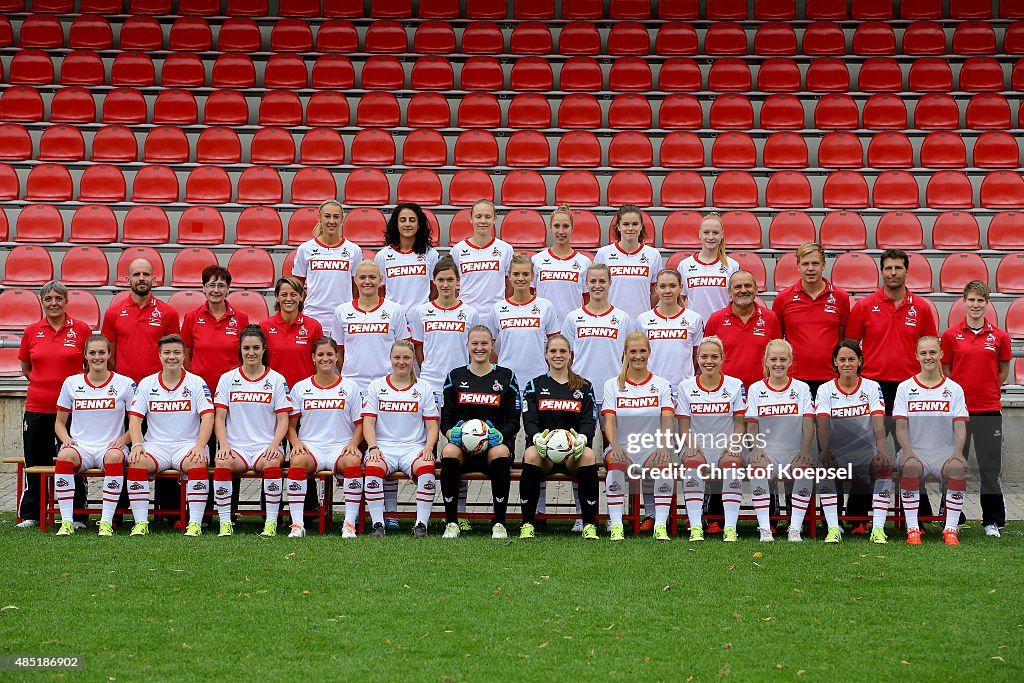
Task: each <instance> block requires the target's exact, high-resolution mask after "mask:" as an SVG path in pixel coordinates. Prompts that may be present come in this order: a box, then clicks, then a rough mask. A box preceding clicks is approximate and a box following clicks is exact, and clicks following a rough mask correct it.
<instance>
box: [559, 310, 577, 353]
mask: <svg viewBox="0 0 1024 683" xmlns="http://www.w3.org/2000/svg"><path fill="white" fill-rule="evenodd" d="M572 313H573V312H572V311H569V312H568V313H566V314H565V318H563V319H562V336H563V337H565V338H566V339H568V340H569V345H570V346H569V348H572V344H574V343H575V342H576V324H575V323H573V321H572Z"/></svg>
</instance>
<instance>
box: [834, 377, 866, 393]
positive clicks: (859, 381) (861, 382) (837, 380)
mask: <svg viewBox="0 0 1024 683" xmlns="http://www.w3.org/2000/svg"><path fill="white" fill-rule="evenodd" d="M832 381H833V383H835V385H836V389H838V390H839V393H840V394H842V395H843V396H853V395H854V394H856V393H857V392H858V391H860V387H861V385H862V384H864V378H863V377H858V378H857V386H855V387H854V388H853V391H851V392H850V393H846V392H845V391H843V388H842V387H841V386H839V378H838V377H836V378H835V379H834V380H832Z"/></svg>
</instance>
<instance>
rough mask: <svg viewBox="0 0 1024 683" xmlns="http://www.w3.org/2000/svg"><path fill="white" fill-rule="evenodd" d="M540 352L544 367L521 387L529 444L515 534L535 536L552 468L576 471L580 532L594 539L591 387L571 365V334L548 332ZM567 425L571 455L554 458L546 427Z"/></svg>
mask: <svg viewBox="0 0 1024 683" xmlns="http://www.w3.org/2000/svg"><path fill="white" fill-rule="evenodd" d="M544 357H545V358H546V360H547V367H548V371H547V372H546V373H545V374H543V375H540V376H538V377H534V378H533V379H532V380H530V381H529V383H528V384H527V385H526V390H525V391H524V392H523V424H524V426H525V428H526V443H527V444H528V445H527V448H526V451H525V452H524V453H523V473H522V476H521V478H520V480H519V495H520V497H521V498H522V501H523V526H522V528H521V529H520V530H519V538H533V537H534V528H533V522H534V519H535V517H536V514H537V503H538V501H539V500H540V496H541V483H542V481H543V479H544V478H545V477H546V476H548V475H549V474H551V473H553V472H561V473H563V474H567V475H569V476H572V477H576V478H577V479H578V480H579V482H580V492H581V496H582V499H579V500H580V504H581V506H582V508H583V509H582V512H583V528H582V532H583V538H584V539H587V540H596V539H597V525H596V521H597V507H598V485H597V459H596V456H595V455H594V450H593V448H591V446H590V444H593V443H594V432H595V430H596V427H597V414H596V412H597V411H596V406H595V403H594V388H593V387H592V386H591V384H590V382H588V381H587V380H585V379H583V378H582V377H580V376H579V375H577V374H576V373H575V372H573V371H572V351H571V350H570V349H569V340H568V339H566V338H565V337H563V336H562V335H560V334H556V335H554V336H552V337H548V340H547V343H546V344H545V350H544ZM554 429H567V430H570V433H571V434H572V435H573V453H572V457H571V458H569V459H566V460H565V461H564V462H562V463H559V464H555V463H553V462H552V461H551V460H549V459H548V458H547V456H546V453H547V440H548V435H549V433H550V432H551V431H552V430H554Z"/></svg>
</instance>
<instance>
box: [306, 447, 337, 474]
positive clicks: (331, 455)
mask: <svg viewBox="0 0 1024 683" xmlns="http://www.w3.org/2000/svg"><path fill="white" fill-rule="evenodd" d="M306 448H308V449H309V452H310V454H311V455H312V456H313V459H314V460H316V469H317V471H318V472H319V471H320V470H330V471H331V472H334V471H335V470H337V469H338V464H339V462H340V461H341V450H342V448H344V446H341V445H340V444H339V445H337V446H333V445H332V446H315V445H313V444H309V443H307V444H306Z"/></svg>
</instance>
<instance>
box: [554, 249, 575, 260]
mask: <svg viewBox="0 0 1024 683" xmlns="http://www.w3.org/2000/svg"><path fill="white" fill-rule="evenodd" d="M547 252H548V256H550V257H551V258H553V259H557V260H559V261H571V260H572V259H574V258H576V254H578V253H579V252H578V251H576V250H575V249H573V250H572V253H571V254H569V255H568V256H566V257H565V258H562V257H561V256H558V255H556V254H555V252H553V251H551V247H548V248H547Z"/></svg>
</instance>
